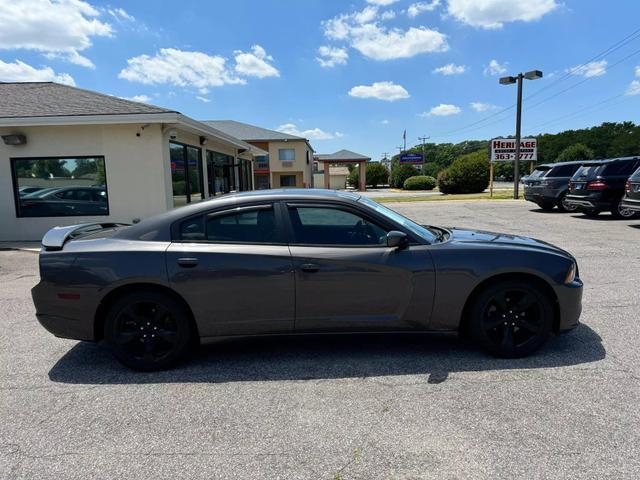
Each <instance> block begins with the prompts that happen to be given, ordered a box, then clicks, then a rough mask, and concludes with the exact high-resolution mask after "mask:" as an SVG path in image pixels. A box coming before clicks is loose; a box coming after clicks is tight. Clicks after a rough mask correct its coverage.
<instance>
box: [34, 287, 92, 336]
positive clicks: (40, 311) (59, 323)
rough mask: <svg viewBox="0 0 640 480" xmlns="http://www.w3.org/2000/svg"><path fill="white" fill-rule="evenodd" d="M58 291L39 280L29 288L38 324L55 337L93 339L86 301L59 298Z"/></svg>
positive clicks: (90, 316)
mask: <svg viewBox="0 0 640 480" xmlns="http://www.w3.org/2000/svg"><path fill="white" fill-rule="evenodd" d="M58 293H60V291H59V290H58V289H56V288H53V287H52V286H51V285H49V284H47V283H45V282H40V283H38V284H37V285H36V286H35V287H33V288H32V289H31V298H32V299H33V304H34V306H35V307H36V318H37V319H38V322H40V325H42V326H43V327H44V328H45V329H46V330H47V331H49V332H50V333H53V334H54V335H55V336H56V337H61V338H70V339H73V340H95V332H94V325H93V316H92V315H91V314H89V315H87V312H89V311H91V310H90V308H89V305H87V303H86V302H82V301H79V300H72V299H61V298H60V297H59V296H58Z"/></svg>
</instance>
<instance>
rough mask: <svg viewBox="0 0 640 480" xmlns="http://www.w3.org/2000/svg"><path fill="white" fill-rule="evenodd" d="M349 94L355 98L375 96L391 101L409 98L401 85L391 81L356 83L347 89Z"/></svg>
mask: <svg viewBox="0 0 640 480" xmlns="http://www.w3.org/2000/svg"><path fill="white" fill-rule="evenodd" d="M349 95H351V96H352V97H356V98H377V99H378V100H385V101H387V102H393V101H395V100H401V99H403V98H409V92H407V91H406V90H405V88H404V87H403V86H402V85H397V84H395V83H393V82H374V83H373V84H372V85H357V86H355V87H353V88H352V89H351V90H349Z"/></svg>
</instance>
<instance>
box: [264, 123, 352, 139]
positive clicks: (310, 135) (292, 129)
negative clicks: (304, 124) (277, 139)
mask: <svg viewBox="0 0 640 480" xmlns="http://www.w3.org/2000/svg"><path fill="white" fill-rule="evenodd" d="M276 130H277V131H279V132H283V133H288V134H289V135H295V136H296V137H302V138H307V139H309V140H331V139H332V138H334V134H332V133H330V132H325V131H324V130H321V129H319V128H310V129H308V130H299V129H298V127H297V126H296V124H295V123H285V124H283V125H280V126H279V127H278V128H276ZM335 136H342V134H341V133H339V132H336V134H335Z"/></svg>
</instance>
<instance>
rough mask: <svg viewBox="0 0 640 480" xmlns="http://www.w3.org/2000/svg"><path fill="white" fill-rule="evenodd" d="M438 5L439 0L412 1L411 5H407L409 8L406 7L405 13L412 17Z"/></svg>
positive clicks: (431, 9) (429, 10)
mask: <svg viewBox="0 0 640 480" xmlns="http://www.w3.org/2000/svg"><path fill="white" fill-rule="evenodd" d="M438 5H440V0H432V1H431V2H416V3H412V4H411V5H409V8H407V15H409V17H411V18H414V17H417V16H418V15H420V14H421V13H423V12H432V11H433V10H435V9H436V8H437V7H438Z"/></svg>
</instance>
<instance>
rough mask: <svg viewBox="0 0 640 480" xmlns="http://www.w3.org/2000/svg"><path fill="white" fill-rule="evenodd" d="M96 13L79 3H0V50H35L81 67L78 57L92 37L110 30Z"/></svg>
mask: <svg viewBox="0 0 640 480" xmlns="http://www.w3.org/2000/svg"><path fill="white" fill-rule="evenodd" d="M98 17H100V12H99V11H98V10H97V9H96V8H94V7H93V6H91V5H90V4H88V3H87V2H84V1H82V0H20V1H18V2H16V1H13V2H12V1H3V2H0V49H4V50H15V49H25V50H35V51H38V52H43V53H46V54H50V55H54V56H55V57H56V58H62V59H64V60H67V61H70V62H73V63H75V64H77V65H82V66H85V67H93V63H92V62H91V60H89V59H87V58H85V57H83V56H82V55H80V53H79V52H81V51H83V50H86V49H87V48H89V47H90V46H91V44H92V41H91V40H92V38H93V37H109V36H111V35H112V34H113V30H112V28H111V25H110V24H109V23H106V22H103V21H100V20H99V18H98Z"/></svg>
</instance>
